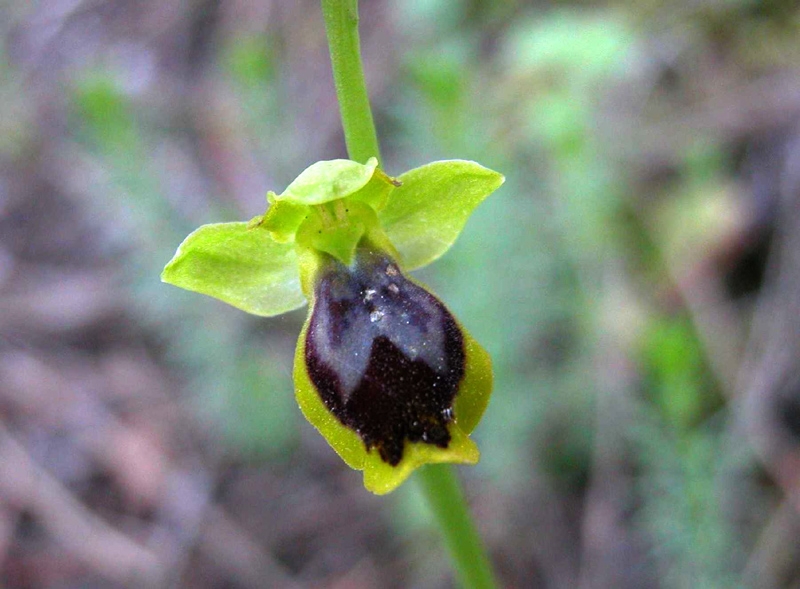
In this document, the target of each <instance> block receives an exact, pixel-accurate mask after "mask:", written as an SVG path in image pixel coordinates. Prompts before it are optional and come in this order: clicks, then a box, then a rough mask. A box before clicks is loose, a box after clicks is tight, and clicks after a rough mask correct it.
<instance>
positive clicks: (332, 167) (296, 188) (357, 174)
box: [277, 157, 378, 205]
mask: <svg viewBox="0 0 800 589" xmlns="http://www.w3.org/2000/svg"><path fill="white" fill-rule="evenodd" d="M377 167H378V160H377V159H375V158H374V157H373V158H370V159H369V161H367V163H366V164H359V163H358V162H354V161H351V160H328V161H322V162H317V163H315V164H312V165H311V166H309V167H308V168H306V169H305V170H304V171H303V172H302V173H301V174H300V175H299V176H298V177H297V178H296V179H295V180H294V182H292V183H291V184H289V186H288V187H287V188H286V190H285V191H284V192H283V194H281V195H280V196H278V197H277V200H278V201H288V202H291V203H294V204H298V205H318V204H322V203H326V202H329V201H332V200H336V199H339V198H344V197H345V196H349V195H351V194H353V193H354V192H356V191H358V190H360V189H361V188H363V187H364V186H366V185H367V183H368V182H369V181H370V178H372V175H373V174H374V173H375V169H376V168H377Z"/></svg>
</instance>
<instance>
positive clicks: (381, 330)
mask: <svg viewBox="0 0 800 589" xmlns="http://www.w3.org/2000/svg"><path fill="white" fill-rule="evenodd" d="M333 264H335V266H334V267H332V268H331V269H330V270H328V271H327V273H325V274H324V275H323V276H322V279H321V280H320V281H319V283H318V284H317V286H316V291H315V297H316V301H315V304H314V313H313V314H312V316H311V321H310V324H309V327H308V333H307V336H306V347H305V360H306V367H307V369H308V375H309V377H310V378H311V382H312V383H313V384H314V386H315V387H316V389H317V392H318V393H319V395H320V398H321V399H322V401H323V403H325V406H326V407H327V408H328V409H329V410H330V411H331V412H332V413H333V414H334V415H335V416H336V417H337V418H338V419H339V421H341V422H342V423H343V424H344V425H345V426H346V427H348V428H350V429H352V430H353V431H355V432H356V433H357V434H358V435H359V436H360V437H361V439H362V440H363V441H364V443H365V444H366V446H367V449H370V448H373V447H375V448H377V450H378V452H379V454H380V457H381V459H383V460H384V461H385V462H388V463H389V464H391V465H392V466H396V465H397V464H398V463H399V462H400V460H401V459H402V457H403V445H404V442H405V440H409V441H411V442H419V441H422V442H426V443H428V444H434V445H436V446H439V447H441V448H446V447H447V445H448V444H449V442H450V433H449V432H448V430H447V423H448V422H449V421H451V420H452V419H453V400H454V399H455V395H456V392H457V391H458V386H459V383H460V382H461V379H462V378H463V376H464V364H465V353H464V340H463V337H462V335H461V330H460V329H459V327H458V324H457V323H456V321H455V319H453V316H452V315H451V314H450V312H449V311H448V310H447V309H446V308H445V306H444V305H443V304H442V303H441V302H439V300H438V299H437V298H436V297H434V296H433V295H432V294H430V293H429V292H428V291H426V290H425V289H424V288H422V287H420V286H418V285H416V284H414V283H413V282H411V281H410V280H408V279H407V278H405V276H403V274H402V273H400V271H399V269H398V268H397V265H396V264H395V263H394V262H393V261H392V260H391V258H389V257H387V256H384V255H381V254H376V253H372V252H370V251H368V250H364V249H360V250H359V251H358V252H357V255H356V260H355V263H354V264H353V266H352V267H347V266H344V265H343V264H340V263H338V262H333Z"/></svg>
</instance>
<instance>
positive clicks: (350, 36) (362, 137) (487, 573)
mask: <svg viewBox="0 0 800 589" xmlns="http://www.w3.org/2000/svg"><path fill="white" fill-rule="evenodd" d="M322 13H323V16H324V17H325V32H326V34H327V36H328V47H329V48H330V53H331V65H332V67H333V80H334V83H335V85H336V97H337V98H338V99H339V112H340V113H341V116H342V127H343V128H344V139H345V142H346V143H347V153H348V154H349V155H350V159H352V160H355V161H358V162H362V163H364V162H366V161H367V160H368V159H369V158H371V157H376V158H378V160H380V151H379V149H378V136H377V134H376V133H375V123H374V122H373V120H372V110H371V109H370V106H369V97H368V95H367V84H366V81H365V80H364V69H363V67H362V66H361V49H360V46H359V40H358V0H322ZM417 480H418V481H419V482H420V487H421V488H422V491H423V493H424V494H425V497H426V499H427V501H428V504H429V505H430V507H431V510H432V511H433V513H434V516H435V518H436V522H437V524H438V526H439V529H440V530H441V532H442V535H443V536H444V540H445V543H446V544H447V548H448V550H449V551H450V556H451V558H452V560H453V566H454V568H455V569H456V572H457V574H458V577H459V580H460V582H461V585H462V586H464V587H467V588H469V589H494V587H496V585H495V581H494V575H493V573H492V567H491V564H490V563H489V558H488V557H487V556H486V552H485V550H484V547H483V543H482V542H481V538H480V536H479V535H478V531H477V530H476V529H475V524H474V522H473V521H472V517H471V515H470V512H469V506H468V505H467V502H466V500H465V499H464V493H463V492H462V491H461V485H460V483H459V481H458V478H457V477H456V475H455V473H454V472H453V470H452V469H451V468H450V467H449V466H448V465H445V464H437V465H430V466H426V467H423V468H422V469H421V470H420V471H419V475H417Z"/></svg>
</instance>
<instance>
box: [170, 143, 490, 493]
mask: <svg viewBox="0 0 800 589" xmlns="http://www.w3.org/2000/svg"><path fill="white" fill-rule="evenodd" d="M502 183H503V176H502V175H500V174H498V173H497V172H493V171H491V170H488V169H486V168H484V167H482V166H480V165H479V164H476V163H475V162H469V161H460V160H453V161H440V162H433V163H431V164H428V165H425V166H422V167H420V168H416V169H414V170H411V171H409V172H406V173H405V174H403V175H401V176H400V177H399V178H397V179H393V178H390V177H389V176H387V175H386V174H385V173H384V172H383V171H381V170H380V169H379V168H378V167H377V161H376V160H375V159H374V158H372V159H370V160H369V161H368V162H367V163H366V164H359V163H357V162H353V161H350V160H332V161H324V162H317V163H316V164H314V165H312V166H310V167H309V168H308V169H306V170H305V171H304V172H303V173H302V174H300V176H298V178H297V179H296V180H295V181H294V182H292V183H291V184H290V185H289V186H288V187H287V188H286V190H285V191H284V192H283V193H282V194H280V195H276V194H274V193H272V192H270V193H269V194H268V200H269V203H270V206H269V209H268V210H267V212H266V214H264V215H263V216H260V217H256V218H254V219H252V220H251V221H250V222H249V223H220V224H214V225H204V226H202V227H200V228H199V229H197V230H196V231H195V232H193V233H192V234H191V235H189V237H187V238H186V240H185V241H184V242H183V243H182V244H181V245H180V247H179V248H178V251H177V252H176V254H175V256H174V257H173V259H172V260H171V261H170V262H169V264H167V266H166V268H164V272H163V273H162V276H161V278H162V280H163V281H164V282H168V283H170V284H174V285H176V286H180V287H182V288H185V289H188V290H192V291H195V292H200V293H203V294H207V295H210V296H214V297H216V298H218V299H221V300H223V301H225V302H227V303H230V304H232V305H234V306H236V307H238V308H240V309H242V310H244V311H247V312H249V313H253V314H256V315H262V316H269V315H277V314H280V313H284V312H286V311H290V310H292V309H295V308H297V307H299V306H301V305H302V304H303V303H304V302H305V301H308V302H309V303H310V308H309V314H308V318H307V320H306V322H305V325H304V326H303V330H302V332H301V333H300V338H299V340H298V344H297V350H296V354H295V367H294V379H295V391H296V396H297V401H298V403H299V405H300V408H301V409H302V411H303V414H304V415H305V416H306V418H307V419H308V420H309V421H310V422H311V423H312V425H314V426H315V427H316V428H317V429H318V430H319V431H320V433H322V435H323V436H324V437H325V438H326V439H327V441H328V442H329V443H330V445H331V446H332V447H333V448H334V450H336V452H337V453H338V454H339V455H340V456H341V457H342V458H343V459H344V461H345V462H346V463H347V464H348V465H350V466H351V467H352V468H355V469H359V470H363V471H364V484H365V486H366V487H367V488H368V489H369V490H370V491H373V492H375V493H379V494H382V493H387V492H389V491H391V490H393V489H394V488H395V487H397V485H399V484H400V483H402V482H403V480H405V479H406V478H407V477H408V475H409V474H410V473H411V472H412V471H413V470H414V469H415V468H417V467H418V466H421V465H423V464H426V463H436V462H463V463H474V462H477V460H478V456H479V453H478V449H477V447H476V446H475V444H474V442H472V441H471V440H470V439H469V437H468V434H469V433H470V432H471V431H472V430H473V429H474V427H475V426H476V425H477V423H478V421H479V419H480V417H481V415H482V414H483V411H484V409H485V408H486V404H487V403H488V400H489V395H490V393H491V387H492V372H491V361H490V359H489V356H488V354H487V353H486V351H485V350H484V349H483V348H482V347H481V346H480V345H479V344H478V343H477V342H476V341H475V340H474V339H473V338H472V337H471V336H470V335H469V333H468V332H467V331H466V330H465V329H464V327H463V326H462V325H461V324H460V323H459V322H458V321H457V320H456V319H455V317H453V316H452V314H451V313H450V312H449V311H448V310H447V308H446V307H445V306H444V304H443V303H442V302H441V301H440V300H439V299H438V298H436V297H435V296H434V295H433V294H432V293H431V292H430V291H429V289H428V288H427V287H425V286H424V285H422V284H421V283H419V282H417V281H415V280H413V279H412V278H410V277H408V276H407V275H406V271H407V270H411V269H415V268H419V267H421V266H424V265H426V264H429V263H430V262H432V261H433V260H435V259H436V258H438V257H439V256H441V255H442V254H443V253H444V252H445V251H447V249H449V247H450V246H451V245H452V244H453V242H454V241H455V240H456V238H457V237H458V234H459V233H460V232H461V230H462V229H463V227H464V224H465V223H466V221H467V219H468V217H469V215H470V214H471V213H472V211H473V210H474V208H475V207H476V206H477V205H478V204H480V203H481V201H483V199H485V198H486V197H487V196H488V195H489V194H490V193H491V192H493V191H494V190H495V189H497V188H498V187H499V186H500V185H501V184H502Z"/></svg>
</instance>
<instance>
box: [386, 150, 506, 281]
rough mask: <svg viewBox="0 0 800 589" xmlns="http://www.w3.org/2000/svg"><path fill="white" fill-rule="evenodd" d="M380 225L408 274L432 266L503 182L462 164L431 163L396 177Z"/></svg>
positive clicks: (472, 164) (497, 176)
mask: <svg viewBox="0 0 800 589" xmlns="http://www.w3.org/2000/svg"><path fill="white" fill-rule="evenodd" d="M398 180H399V181H400V182H401V183H402V185H401V186H400V187H398V188H396V189H395V190H394V191H393V192H392V194H391V196H390V197H389V201H388V203H387V204H386V207H385V208H384V209H383V210H382V211H380V212H379V213H378V218H379V219H380V222H381V225H382V226H383V228H384V230H385V231H386V234H387V235H388V236H389V239H390V240H391V242H392V243H393V244H394V245H395V247H396V248H397V250H398V251H399V252H400V254H401V255H402V257H403V261H404V265H405V268H406V269H407V270H413V269H415V268H420V267H422V266H425V265H427V264H430V263H431V262H433V261H434V260H435V259H436V258H438V257H439V256H441V255H442V254H443V253H445V252H446V251H447V250H448V249H449V248H450V246H451V245H453V242H455V240H456V238H457V237H458V235H459V233H461V230H462V229H463V228H464V225H465V224H466V222H467V219H468V218H469V216H470V215H471V214H472V211H473V210H474V209H475V207H477V206H478V205H479V204H480V203H481V202H483V200H484V199H485V198H486V197H487V196H489V195H490V194H491V193H492V192H494V191H495V190H497V188H499V187H500V185H501V184H502V183H503V182H504V180H505V178H504V177H503V175H502V174H498V173H497V172H494V171H492V170H489V169H488V168H484V167H483V166H481V165H480V164H477V163H475V162H471V161H466V160H446V161H439V162H432V163H430V164H426V165H424V166H421V167H419V168H415V169H413V170H409V171H408V172H406V173H405V174H402V175H401V176H399V177H398Z"/></svg>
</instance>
